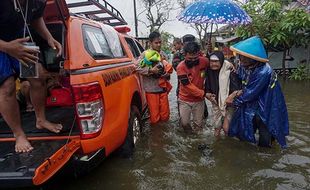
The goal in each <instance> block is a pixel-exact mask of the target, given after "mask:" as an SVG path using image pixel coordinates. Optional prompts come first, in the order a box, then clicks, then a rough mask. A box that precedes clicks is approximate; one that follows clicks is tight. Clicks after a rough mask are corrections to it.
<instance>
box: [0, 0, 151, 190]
mask: <svg viewBox="0 0 310 190" xmlns="http://www.w3.org/2000/svg"><path fill="white" fill-rule="evenodd" d="M44 19H45V22H46V25H47V27H48V28H49V30H50V32H51V33H52V35H53V36H54V37H55V39H56V40H57V41H59V42H61V43H62V45H63V55H62V57H61V58H56V57H55V52H54V51H53V50H52V49H51V48H50V47H48V46H47V44H46V42H45V41H44V40H42V39H40V37H39V35H36V34H35V33H34V34H33V35H34V38H35V39H36V40H35V41H36V44H37V45H38V46H40V52H41V55H40V56H41V60H42V61H41V62H42V64H43V65H44V67H45V68H46V70H47V71H49V73H50V75H51V76H53V78H54V80H57V84H58V86H56V87H55V86H54V87H52V88H49V89H48V90H47V91H48V92H47V94H48V96H47V101H46V102H47V103H46V104H47V107H46V116H47V119H48V120H49V121H52V122H55V123H61V124H62V125H63V130H62V131H61V133H59V134H55V133H51V132H49V131H46V130H39V129H36V127H35V114H34V112H21V119H22V127H23V129H24V131H25V132H26V135H27V137H28V139H29V140H30V142H31V144H32V145H33V147H34V150H33V151H32V152H30V153H22V154H17V153H15V152H14V144H15V142H14V141H15V139H14V137H13V134H12V132H11V130H10V129H9V127H8V126H7V124H6V123H5V121H4V120H3V118H2V117H1V116H0V187H18V186H29V185H41V184H43V183H44V182H46V181H47V180H48V179H50V178H51V177H52V176H53V175H55V174H56V173H57V172H58V171H59V170H60V169H61V168H63V167H64V166H65V165H66V164H67V163H69V162H75V164H74V166H75V167H74V170H75V171H74V172H75V173H81V172H82V171H83V170H82V168H83V169H85V170H89V169H91V168H90V167H94V166H97V164H98V163H100V161H102V160H103V159H104V158H105V157H106V156H108V155H110V154H111V153H112V152H114V151H116V150H117V151H119V152H120V153H122V154H123V155H125V156H130V155H131V154H132V152H133V149H134V145H135V142H136V140H137V139H138V138H139V135H140V132H141V129H142V126H143V125H142V121H141V119H142V117H143V115H144V113H145V111H146V109H147V106H146V101H145V97H144V92H143V91H142V88H141V83H140V79H139V75H138V74H136V72H135V62H136V60H137V58H138V56H139V55H140V54H141V52H142V51H143V48H142V46H141V45H140V44H139V43H138V42H137V41H136V40H135V39H134V38H132V37H130V36H128V35H126V34H125V32H126V31H124V30H122V28H117V30H119V31H120V32H117V31H116V30H115V29H113V28H112V27H111V26H108V25H104V24H102V23H99V22H97V21H94V20H91V19H88V18H86V17H82V16H79V15H74V14H70V13H69V10H68V7H67V4H66V2H65V0H48V1H47V5H46V9H45V14H44ZM123 29H124V28H123ZM88 166H89V167H88Z"/></svg>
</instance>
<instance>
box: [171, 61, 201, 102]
mask: <svg viewBox="0 0 310 190" xmlns="http://www.w3.org/2000/svg"><path fill="white" fill-rule="evenodd" d="M177 75H178V80H179V82H180V85H182V86H183V87H184V88H183V89H184V90H185V91H186V92H187V93H188V94H190V95H192V96H194V97H198V98H203V97H204V96H205V92H204V90H202V89H200V88H198V87H197V86H195V85H194V84H193V83H191V81H190V79H189V78H188V73H186V71H184V69H183V67H177Z"/></svg>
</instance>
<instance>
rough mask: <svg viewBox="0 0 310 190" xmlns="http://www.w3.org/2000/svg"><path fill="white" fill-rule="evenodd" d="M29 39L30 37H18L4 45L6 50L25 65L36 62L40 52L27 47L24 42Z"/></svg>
mask: <svg viewBox="0 0 310 190" xmlns="http://www.w3.org/2000/svg"><path fill="white" fill-rule="evenodd" d="M28 41H29V37H26V38H18V39H16V40H13V41H10V42H7V44H6V46H5V47H4V52H5V53H7V54H9V55H10V56H12V57H14V58H16V59H17V60H19V61H20V62H21V63H22V64H24V65H25V66H28V65H27V64H29V63H32V64H36V63H37V62H38V60H39V57H38V56H37V55H38V54H39V53H40V51H39V50H35V49H30V48H26V47H25V46H24V45H23V43H24V42H28Z"/></svg>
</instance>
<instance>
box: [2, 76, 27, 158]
mask: <svg viewBox="0 0 310 190" xmlns="http://www.w3.org/2000/svg"><path fill="white" fill-rule="evenodd" d="M15 91H16V90H15V80H14V77H10V78H8V79H7V80H6V81H4V83H3V84H2V85H1V86H0V105H1V106H0V113H1V114H2V117H3V119H4V120H5V121H6V122H7V124H8V125H9V126H10V128H11V130H12V131H13V134H14V136H15V138H16V144H15V151H16V152H29V151H31V150H32V149H33V147H32V146H31V144H30V143H29V141H28V140H27V138H26V135H25V133H24V131H23V129H22V127H21V120H20V112H19V107H18V103H17V100H16V95H15V93H16V92H15Z"/></svg>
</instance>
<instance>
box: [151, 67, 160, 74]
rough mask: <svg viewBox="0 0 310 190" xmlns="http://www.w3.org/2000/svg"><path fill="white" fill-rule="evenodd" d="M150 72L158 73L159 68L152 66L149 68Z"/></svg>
mask: <svg viewBox="0 0 310 190" xmlns="http://www.w3.org/2000/svg"><path fill="white" fill-rule="evenodd" d="M150 73H152V74H158V73H159V68H158V67H152V68H151V69H150Z"/></svg>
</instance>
